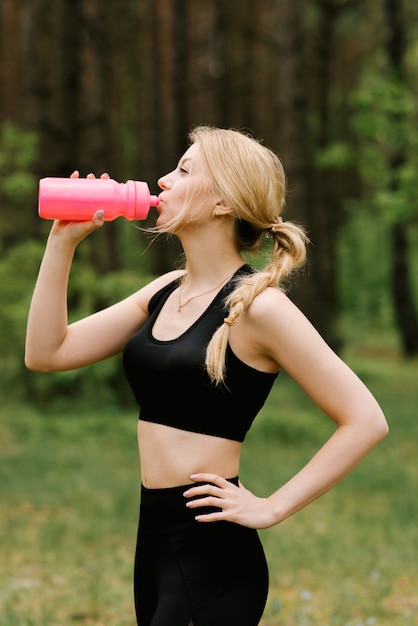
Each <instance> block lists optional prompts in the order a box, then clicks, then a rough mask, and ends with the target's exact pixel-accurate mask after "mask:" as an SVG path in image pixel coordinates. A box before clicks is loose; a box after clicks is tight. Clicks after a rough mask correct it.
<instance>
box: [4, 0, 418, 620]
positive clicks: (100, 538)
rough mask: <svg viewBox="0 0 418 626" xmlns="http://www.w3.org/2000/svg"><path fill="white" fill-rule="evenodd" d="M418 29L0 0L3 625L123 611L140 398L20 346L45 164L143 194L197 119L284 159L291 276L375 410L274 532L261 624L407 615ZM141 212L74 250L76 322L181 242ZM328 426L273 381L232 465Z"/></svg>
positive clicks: (394, 0) (251, 467)
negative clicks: (303, 240) (160, 235)
mask: <svg viewBox="0 0 418 626" xmlns="http://www.w3.org/2000/svg"><path fill="white" fill-rule="evenodd" d="M417 35H418V3H417V2H416V1H415V0H0V89H1V98H0V206H1V211H0V252H1V255H0V302H1V306H0V373H1V376H0V391H1V397H2V403H1V405H0V523H1V524H2V526H1V533H0V548H1V551H2V558H1V559H0V560H1V562H2V567H0V622H1V623H2V625H3V624H4V626H16V625H17V624H18V625H19V626H35V625H36V626H49V625H51V626H61V624H62V625H65V626H68V624H71V623H75V622H77V623H80V624H81V623H83V624H85V625H86V626H93V625H94V626H99V625H101V624H107V625H109V624H112V625H114V626H119V625H120V626H121V625H122V624H124V625H127V624H129V625H131V624H132V620H133V607H132V598H131V591H130V580H131V563H132V552H133V549H134V536H135V524H136V519H135V518H136V504H137V493H136V480H137V478H138V477H137V466H136V463H137V451H136V449H135V436H134V429H135V421H136V407H135V406H134V404H133V401H132V398H131V393H130V391H129V390H128V388H127V385H126V382H125V380H124V378H123V375H122V370H121V367H120V360H119V359H118V358H116V359H111V360H109V361H107V362H105V363H101V364H99V365H97V366H94V367H91V368H85V369H84V370H81V371H76V372H68V373H59V374H47V375H45V374H37V373H34V372H28V371H27V370H26V369H25V367H24V364H23V352H24V337H25V325H26V318H27V312H28V307H29V302H30V297H31V293H32V290H33V286H34V282H35V279H36V274H37V271H38V267H39V263H40V260H41V257H42V253H43V250H44V246H45V241H46V237H47V234H48V230H49V228H50V225H51V224H50V223H49V222H47V221H45V220H42V219H40V218H39V217H38V215H37V190H38V181H39V179H40V178H43V177H45V176H68V175H69V174H70V173H71V172H72V171H73V170H74V169H76V168H77V169H79V170H80V173H81V175H82V176H85V175H87V174H88V173H89V172H91V171H92V172H95V173H96V174H99V173H101V172H102V171H108V172H109V173H110V174H111V176H112V177H113V178H115V179H117V180H120V181H125V180H127V179H130V178H133V179H137V180H145V181H147V182H148V183H149V185H150V188H151V192H153V193H155V192H157V191H158V189H157V185H156V181H157V179H158V177H159V176H161V175H162V174H164V173H166V172H167V171H170V170H171V169H172V168H173V167H174V166H175V164H176V162H177V159H178V157H179V156H180V155H181V154H182V153H183V151H184V150H185V148H186V144H187V133H188V131H189V130H190V129H191V128H192V127H193V126H194V125H196V124H211V125H216V126H222V127H234V128H238V129H242V130H244V131H246V132H249V133H250V134H252V135H254V136H255V137H257V138H259V139H261V140H262V141H263V142H264V143H265V144H266V145H267V146H269V147H271V148H273V149H274V150H275V151H276V152H277V153H278V155H279V156H280V158H281V160H282V161H283V163H284V166H285V169H286V172H287V177H288V188H289V193H288V198H287V208H286V212H285V216H284V217H285V219H292V220H295V221H298V222H300V223H302V224H304V225H305V227H306V228H307V230H308V233H309V236H310V239H311V241H312V244H311V246H310V254H309V263H308V265H307V268H306V270H305V271H304V272H303V273H302V275H301V277H300V278H299V279H298V280H297V282H296V283H295V284H294V286H293V288H292V291H291V292H290V295H291V297H292V298H293V299H294V300H295V301H296V302H297V304H298V305H299V306H300V307H301V308H302V310H303V311H304V312H305V313H306V314H307V315H308V317H309V318H310V319H311V320H312V322H313V323H314V325H315V326H316V327H317V328H318V330H319V331H320V332H321V333H322V335H323V336H324V337H325V339H326V340H327V341H328V342H329V343H330V344H331V345H332V347H333V348H335V349H336V350H337V351H338V352H339V353H340V354H342V355H343V356H344V358H346V359H347V360H348V361H349V363H350V364H351V365H352V366H353V367H354V369H355V370H356V371H357V372H358V373H359V374H360V375H361V377H362V378H363V379H365V381H366V383H367V384H368V385H369V386H370V387H371V389H372V390H373V391H374V392H375V393H376V395H377V397H378V399H379V401H381V403H382V406H383V408H384V409H385V412H386V413H387V416H388V419H389V423H390V426H391V435H390V437H389V438H388V439H387V440H386V441H385V442H384V443H383V444H382V445H381V446H379V448H378V450H377V451H376V454H374V453H373V455H371V457H370V460H369V459H368V460H367V461H365V462H364V463H363V464H361V466H360V468H358V470H356V472H354V473H353V475H352V476H350V478H349V479H347V480H346V481H345V482H344V483H343V485H341V486H339V487H338V489H336V490H333V492H332V495H330V496H327V498H326V499H324V501H322V500H321V502H320V504H318V506H317V505H316V504H315V505H311V507H308V510H307V511H306V512H305V511H303V512H302V513H300V514H298V516H296V517H295V518H294V519H293V518H292V520H290V521H289V523H288V524H287V525H286V526H285V527H283V528H284V529H285V530H282V525H280V526H279V527H277V528H274V529H270V530H269V531H268V533H267V534H266V537H265V545H266V549H267V553H268V557H269V561H270V563H271V565H272V568H271V573H272V580H271V585H272V586H271V595H270V599H269V604H268V608H267V612H266V616H265V618H264V622H263V624H265V625H266V626H276V624H278V623H280V624H282V625H283V626H288V625H289V626H295V625H300V626H308V625H311V624H321V625H324V624H329V625H333V626H372V625H374V624H377V625H381V626H399V625H401V624H402V625H404V624H405V625H414V626H416V625H417V624H418V596H417V593H416V589H417V588H418V571H417V558H416V549H415V544H416V519H417V515H418V510H417V506H418V504H417V503H416V497H415V496H414V495H413V494H415V493H416V486H417V478H418V477H417V469H416V445H415V441H416V436H417V434H418V433H417V420H416V406H417V402H418V385H417V374H418V358H417V353H418V313H417V309H418V201H417V199H418V176H417V171H418V166H417V160H418V150H417V148H418V131H417V128H418V125H417V118H418V98H417V95H418V94H417V92H418V43H417V42H418V37H417ZM154 215H155V214H154ZM152 223H153V212H152V211H151V212H150V217H149V220H148V221H147V223H146V225H152ZM138 226H143V224H140V223H136V224H133V223H131V222H127V221H125V220H124V219H119V220H116V221H115V222H112V223H110V224H106V225H105V227H104V228H103V229H101V230H100V231H98V232H96V233H94V235H93V236H92V237H90V238H89V239H88V240H86V241H84V242H83V244H82V245H81V246H80V248H79V250H78V251H77V258H76V263H75V264H74V267H73V271H72V275H71V282H70V291H69V304H70V310H71V316H72V318H77V317H79V316H82V315H85V314H87V313H89V312H91V311H93V310H96V309H98V308H101V307H103V306H106V305H108V304H111V303H112V302H114V301H116V300H118V299H119V298H121V297H124V296H125V295H127V294H128V293H131V292H132V291H134V290H136V289H138V287H140V286H141V285H142V284H143V283H145V282H146V281H147V280H149V278H150V277H152V276H154V275H156V274H159V273H160V272H164V271H166V270H169V269H171V268H172V267H173V265H175V264H176V263H177V262H178V261H179V259H181V250H180V249H179V247H178V244H177V243H176V242H175V241H174V240H169V241H166V240H165V239H163V240H161V241H159V240H157V241H155V242H153V243H152V245H150V239H149V238H148V236H147V235H146V234H145V233H144V232H142V231H141V230H140V229H139V228H138ZM266 245H268V240H267V241H266ZM254 262H255V263H258V259H255V260H254ZM185 392H187V387H185ZM278 407H280V411H278V410H277V408H278ZM133 415H134V418H133V417H132V416H133ZM289 416H291V419H289ZM313 418H315V419H313ZM328 432H329V426H328V425H325V421H321V418H320V417H319V416H318V415H317V414H316V412H315V408H313V407H312V406H310V405H309V403H308V401H307V399H306V398H304V397H303V395H302V394H301V393H300V390H297V389H295V388H294V386H292V381H290V379H287V378H286V377H285V376H284V377H283V378H282V377H281V380H280V386H279V387H278V388H277V389H276V388H275V389H274V390H273V395H272V397H271V399H269V402H268V404H267V406H266V412H265V414H264V415H263V416H262V419H261V418H260V420H257V423H256V424H255V427H254V431H252V433H250V436H249V438H248V441H247V442H246V443H247V448H246V449H247V450H248V452H247V453H246V456H245V457H244V458H243V477H244V482H246V480H247V479H248V480H249V483H250V486H251V487H252V488H254V489H256V491H257V493H263V490H265V492H266V493H269V492H271V491H272V490H273V489H275V488H277V484H280V481H284V480H286V478H287V477H288V475H290V473H291V472H292V471H296V470H297V468H298V467H300V463H301V461H302V459H303V458H306V459H307V458H309V456H310V455H311V454H312V453H313V451H314V450H315V449H317V447H318V445H320V442H321V441H323V438H324V436H325V435H326V434H327V433H328ZM278 451H279V452H278ZM278 459H280V462H277V461H278ZM261 461H263V463H262V462H261ZM273 469H274V471H272V470H273ZM3 556H4V558H3ZM5 564H7V566H4V565H5ZM74 598H76V599H77V601H76V602H75V603H74ZM75 604H76V606H75Z"/></svg>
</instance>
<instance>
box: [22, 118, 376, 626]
mask: <svg viewBox="0 0 418 626" xmlns="http://www.w3.org/2000/svg"><path fill="white" fill-rule="evenodd" d="M73 176H78V174H77V173H75V174H73ZM103 176H105V177H106V176H107V175H103ZM158 184H159V187H160V188H161V190H162V191H161V193H160V195H159V204H158V207H157V212H158V218H157V221H156V230H157V232H164V233H170V234H175V235H176V236H177V237H178V238H179V239H180V241H181V244H182V247H183V249H184V252H185V256H186V259H187V264H186V268H185V270H177V271H172V272H169V273H167V274H165V275H163V276H161V277H159V278H157V279H156V280H154V281H152V282H151V283H150V284H148V285H147V286H145V287H144V288H142V289H140V290H139V291H138V292H136V293H135V294H133V295H131V296H130V297H128V298H126V299H125V300H123V301H122V302H119V303H118V304H115V305H114V306H111V307H109V308H108V309H106V310H103V311H100V312H98V313H96V314H94V315H91V316H89V317H87V318H85V319H82V320H80V321H77V322H76V323H74V324H71V325H68V323H67V306H66V290H67V282H68V276H69V272H70V267H71V263H72V258H73V254H74V251H75V249H76V246H77V245H78V244H79V243H80V241H81V240H82V239H83V238H84V237H86V236H87V235H89V234H90V233H91V232H92V231H94V230H95V229H97V228H99V227H101V226H102V225H103V214H102V212H101V211H98V212H97V213H96V214H95V216H94V218H93V220H92V221H91V222H83V223H71V222H62V221H57V222H55V223H54V225H53V227H52V230H51V233H50V236H49V239H48V244H47V247H46V251H45V256H44V259H43V261H42V265H41V268H40V272H39V277H38V281H37V284H36V287H35V291H34V295H33V300H32V304H31V308H30V313H29V320H28V330H27V347H26V363H27V366H28V367H29V368H31V369H35V370H40V371H61V370H70V369H74V368H78V367H83V366H85V365H89V364H91V363H95V362H97V361H100V360H102V359H106V358H108V357H111V356H113V355H115V354H118V353H120V352H123V354H124V367H125V371H126V375H127V377H128V380H129V382H130V384H131V386H132V389H133V392H134V394H135V396H136V398H137V400H138V402H139V404H140V407H141V413H140V419H139V423H138V442H139V452H140V459H141V478H142V491H141V512H140V525H139V531H138V543H137V551H136V559H135V583H134V585H135V602H136V611H137V619H138V624H140V626H215V625H216V626H233V625H235V624H236V625H237V626H238V625H239V626H255V625H256V624H258V623H259V620H260V618H261V615H262V613H263V609H264V606H265V602H266V596H267V585H268V574H267V567H266V562H265V558H264V553H263V550H262V547H261V544H260V542H259V539H258V535H257V529H261V528H267V527H270V526H273V525H274V524H278V523H280V522H281V521H283V520H285V519H286V518H288V517H289V516H290V515H292V514H293V513H295V512H296V511H298V510H300V509H301V508H303V507H304V506H306V505H307V504H309V503H310V502H312V501H313V500H315V499H316V498H318V497H319V496H321V495H322V494H323V493H325V492H326V491H328V490H329V489H330V488H331V487H333V486H334V485H335V484H336V483H337V482H338V481H340V480H341V479H342V478H343V477H344V476H345V475H346V474H348V472H350V470H352V469H353V467H354V466H355V465H356V464H357V463H358V462H359V461H360V460H361V459H362V458H363V457H364V456H365V455H366V454H367V453H368V452H369V451H370V450H371V449H372V448H373V447H374V446H375V445H376V444H377V443H378V442H379V441H380V440H381V439H382V438H383V437H384V436H385V435H386V433H387V424H386V421H385V418H384V416H383V414H382V411H381V409H380V408H379V406H378V404H377V403H376V401H375V399H374V398H373V396H372V395H371V393H370V392H369V391H368V390H367V389H366V388H365V386H364V385H363V384H362V383H361V382H360V380H359V379H358V378H357V377H356V376H355V374H354V373H353V372H352V371H351V370H350V369H349V368H348V367H347V366H346V365H345V364H344V363H343V362H342V361H341V360H340V359H339V358H338V357H337V356H336V355H335V354H334V353H333V352H332V350H331V349H330V348H329V347H328V346H327V344H326V343H325V342H324V341H323V340H322V339H321V337H320V336H319V335H318V333H317V332H316V331H315V330H314V328H313V327H312V326H311V324H310V323H309V322H308V320H307V319H306V318H305V317H304V315H303V314H302V313H301V312H300V311H299V310H298V309H297V308H296V306H295V305H294V304H292V302H291V301H290V300H289V299H288V298H287V296H286V295H285V294H284V292H283V291H282V290H281V289H280V288H277V285H278V284H280V283H281V282H282V281H283V280H284V279H285V278H287V277H288V276H289V274H290V273H291V272H292V271H293V270H294V269H296V268H297V267H298V266H300V265H301V264H302V263H303V261H304V258H305V242H306V238H305V235H304V232H303V230H302V229H301V228H299V227H297V226H296V225H294V224H292V223H291V222H283V221H282V219H281V216H280V213H281V210H282V207H283V203H284V195H285V176H284V172H283V169H282V165H281V163H280V161H279V159H278V158H277V156H276V155H275V154H274V153H273V152H271V151H270V150H268V149H267V148H265V147H264V146H262V145H261V144H260V143H259V142H257V141H256V140H254V139H252V138H250V137H248V136H246V135H244V134H241V133H240V132H237V131H234V130H224V129H216V128H209V127H198V128H196V129H194V130H193V131H192V133H191V135H190V147H189V148H188V150H187V151H186V152H185V154H184V155H183V157H182V158H181V159H180V162H179V163H178V166H177V168H176V169H175V170H174V171H172V172H170V173H169V174H167V175H166V176H163V177H162V178H160V180H159V181H158ZM266 235H267V236H269V237H271V238H272V252H271V260H270V263H269V264H268V265H267V267H266V268H265V269H264V270H263V271H255V270H254V269H253V268H252V267H250V266H249V265H247V264H246V263H245V261H244V259H243V257H242V253H243V252H246V251H251V250H257V249H258V248H259V247H260V245H261V243H262V241H263V238H264V237H265V236H266ZM282 368H283V369H285V370H286V371H287V372H288V373H289V374H290V375H291V376H292V377H293V378H294V379H295V380H296V381H297V382H298V383H299V385H300V386H301V387H302V388H303V389H304V390H305V392H306V393H307V394H308V395H309V396H310V397H311V398H312V399H313V400H314V402H315V403H316V404H317V405H318V406H319V407H320V408H321V409H322V410H323V411H324V412H325V413H326V414H327V415H328V416H329V417H330V418H331V419H332V420H334V422H335V423H336V426H337V428H336V430H335V432H334V434H333V435H332V436H331V437H330V439H329V440H328V441H327V442H326V443H325V444H324V445H323V447H322V448H321V449H320V450H319V451H318V452H317V453H316V454H315V456H314V457H313V458H312V459H311V460H310V461H309V463H308V464H307V465H306V466H305V467H304V468H303V469H301V471H300V472H298V473H297V474H296V475H295V476H294V477H293V478H292V479H291V480H289V481H288V482H287V483H286V484H285V485H282V486H281V487H280V488H278V490H277V491H276V492H275V493H273V494H272V495H271V496H269V497H267V498H260V497H257V496H256V495H254V494H252V493H251V492H250V491H248V490H247V489H246V488H244V487H243V485H242V484H241V483H240V482H239V479H238V474H239V459H240V449H241V445H242V442H243V440H244V438H245V434H246V432H247V430H248V429H249V428H250V426H251V423H252V421H253V420H254V418H255V416H256V414H257V412H258V411H259V409H260V408H261V406H262V405H263V403H264V401H265V399H266V397H267V395H268V393H269V391H270V389H271V386H272V384H273V382H274V380H275V379H276V377H277V374H278V372H279V370H280V369H282Z"/></svg>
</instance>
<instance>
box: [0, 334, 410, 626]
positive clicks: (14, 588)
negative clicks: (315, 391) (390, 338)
mask: <svg viewBox="0 0 418 626" xmlns="http://www.w3.org/2000/svg"><path fill="white" fill-rule="evenodd" d="M347 359H348V361H349V363H350V364H351V365H353V367H354V369H355V370H356V371H357V372H358V373H359V375H360V376H361V377H362V378H363V380H364V381H365V382H366V384H368V386H369V387H370V388H371V389H372V390H373V392H374V393H375V394H376V396H377V397H378V399H379V401H380V402H381V404H382V406H383V408H384V410H385V412H386V414H387V417H388V420H389V422H390V426H391V434H390V436H389V437H388V438H387V439H386V440H385V441H384V442H383V443H382V444H380V446H379V447H378V448H377V449H376V450H375V451H373V453H372V454H371V455H370V456H369V457H368V458H367V459H366V460H365V461H364V462H363V463H362V464H361V465H360V466H359V467H358V468H356V469H355V470H354V472H353V473H352V474H351V475H350V476H349V477H348V478H346V479H345V480H344V481H343V482H342V483H341V484H340V485H338V486H337V487H336V488H335V489H334V490H333V491H332V492H330V493H329V494H327V495H326V496H324V497H323V498H321V499H320V500H319V501H317V502H315V503H313V504H312V505H310V506H309V507H307V508H306V509H305V510H303V511H301V512H300V513H298V514H297V515H295V516H294V517H292V518H291V519H289V520H287V521H286V522H284V523H283V524H281V525H279V526H276V527H274V528H272V529H268V530H266V531H262V533H261V534H262V538H263V542H264V545H265V549H266V553H267V557H268V560H269V565H270V576H271V588H270V594H269V600H268V605H267V608H266V612H265V616H264V618H263V622H262V625H263V626H311V625H319V624H320V625H321V626H325V625H329V626H374V625H376V626H403V625H418V591H417V589H418V558H417V557H418V550H417V547H416V546H417V519H418V501H417V497H416V493H417V482H418V464H417V460H416V459H417V452H416V441H417V436H418V420H417V419H416V407H417V406H418V385H417V381H418V377H417V374H418V363H417V362H416V361H415V362H412V363H405V362H403V361H402V360H401V359H399V357H398V356H397V353H396V349H395V348H393V347H391V346H389V348H387V347H386V348H385V347H384V346H383V347H382V346H381V345H380V343H375V344H373V343H371V344H369V345H368V346H367V347H366V348H365V347H364V346H363V347H361V348H359V347H357V348H356V349H355V350H352V351H351V353H349V354H348V355H347ZM135 431H136V411H135V408H132V410H130V411H127V410H121V411H118V410H116V408H115V407H111V408H109V409H107V410H106V411H103V410H102V409H100V410H99V409H92V408H91V407H87V406H78V405H77V403H76V402H75V403H74V406H73V407H71V406H67V407H65V408H61V409H59V408H58V406H57V405H55V406H54V407H53V406H51V407H49V408H48V409H47V410H45V409H40V408H37V407H35V406H32V407H30V406H27V405H19V404H15V405H9V406H6V405H4V406H2V407H1V408H0V528H1V531H0V548H1V565H0V616H1V619H0V623H1V625H2V626H64V625H65V626H69V625H73V624H74V625H81V626H102V625H103V626H133V624H134V617H133V615H134V612H133V602H132V591H131V588H132V583H131V579H132V561H133V551H134V545H135V533H136V523H137V510H138V489H139V480H140V478H139V469H138V467H139V466H138V459H137V449H136V441H135ZM331 431H332V426H331V424H330V422H329V420H327V419H326V418H324V417H323V416H322V415H321V414H320V413H319V412H318V410H317V409H316V408H315V407H314V406H313V405H312V403H311V402H310V400H309V399H307V398H306V397H305V396H304V395H303V394H301V392H300V391H299V390H298V389H297V387H296V386H295V384H294V383H293V382H292V381H291V380H290V379H289V378H288V377H286V376H285V375H284V376H280V377H279V381H278V383H277V385H276V386H275V387H274V390H273V393H272V396H271V398H270V399H269V401H268V403H267V404H266V406H265V407H264V409H263V412H262V415H260V416H259V418H258V419H257V421H256V424H255V426H254V428H253V430H252V431H251V433H250V435H249V437H248V440H247V442H246V446H245V448H244V453H243V463H242V472H241V478H242V480H243V482H244V484H246V486H248V487H249V488H250V489H252V490H254V491H255V492H256V493H258V494H259V495H267V494H268V493H271V492H272V491H273V490H275V489H277V487H278V486H279V485H280V484H281V483H282V482H283V481H285V480H286V479H287V478H288V477H290V476H291V475H292V474H293V473H294V472H295V471H297V470H298V469H299V467H300V466H301V465H302V464H303V463H304V462H305V461H306V460H307V459H308V458H309V457H310V456H311V455H312V454H313V453H314V451H315V450H316V449H317V448H318V446H319V445H321V443H322V441H323V440H324V439H325V438H326V437H327V436H328V435H329V434H330V433H331ZM214 626H216V625H214ZM231 626H235V625H231ZM237 626H239V625H237Z"/></svg>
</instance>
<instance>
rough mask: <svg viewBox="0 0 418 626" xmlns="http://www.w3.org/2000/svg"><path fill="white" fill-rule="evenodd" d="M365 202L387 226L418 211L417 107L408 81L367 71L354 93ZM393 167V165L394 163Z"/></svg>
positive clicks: (359, 160)
mask: <svg viewBox="0 0 418 626" xmlns="http://www.w3.org/2000/svg"><path fill="white" fill-rule="evenodd" d="M353 107H354V115H353V128H354V130H355V132H356V134H357V137H358V149H357V153H356V154H357V164H358V168H359V171H360V174H361V177H362V180H363V183H364V191H365V194H364V200H363V201H364V204H365V206H369V208H370V209H373V210H374V211H376V212H377V215H378V216H379V217H380V218H381V219H384V220H385V221H387V222H388V223H389V224H394V223H396V222H402V221H406V220H409V219H411V218H416V217H417V215H418V207H417V203H416V198H417V194H418V179H417V176H416V172H417V167H418V132H417V130H416V127H417V124H416V122H417V119H418V106H417V102H416V98H415V96H414V94H413V93H412V91H411V90H410V89H409V87H408V86H407V84H406V83H405V82H403V81H401V80H400V79H399V78H397V77H396V76H394V75H393V74H390V73H388V72H385V71H383V70H382V71H380V72H379V71H378V70H376V69H373V70H369V71H367V72H366V73H365V75H364V76H363V80H362V82H361V85H360V87H359V89H358V90H357V92H356V93H355V94H354V95H353ZM394 166H396V167H394Z"/></svg>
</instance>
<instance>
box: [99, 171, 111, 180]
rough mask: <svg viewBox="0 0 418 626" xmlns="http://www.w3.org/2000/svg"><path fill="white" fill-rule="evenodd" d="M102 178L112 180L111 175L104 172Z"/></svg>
mask: <svg viewBox="0 0 418 626" xmlns="http://www.w3.org/2000/svg"><path fill="white" fill-rule="evenodd" d="M100 178H107V179H108V178H110V176H109V174H108V173H107V172H103V174H101V175H100Z"/></svg>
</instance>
